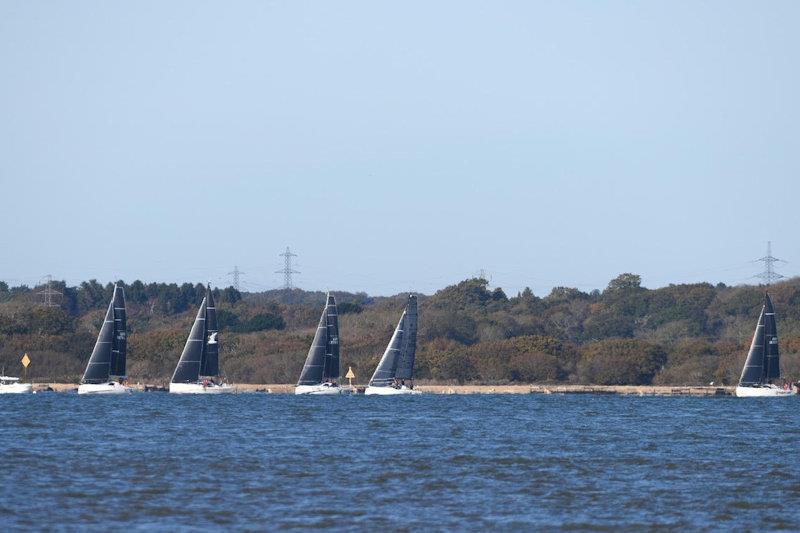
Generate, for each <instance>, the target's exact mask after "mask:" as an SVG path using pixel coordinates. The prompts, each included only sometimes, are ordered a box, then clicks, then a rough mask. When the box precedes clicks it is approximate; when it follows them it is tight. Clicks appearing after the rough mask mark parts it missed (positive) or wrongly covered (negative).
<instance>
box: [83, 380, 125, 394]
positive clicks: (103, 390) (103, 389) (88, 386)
mask: <svg viewBox="0 0 800 533" xmlns="http://www.w3.org/2000/svg"><path fill="white" fill-rule="evenodd" d="M132 390H133V389H131V388H130V387H126V386H125V385H123V384H121V383H118V382H116V381H112V382H110V383H82V384H81V385H78V394H127V393H129V392H131V391H132Z"/></svg>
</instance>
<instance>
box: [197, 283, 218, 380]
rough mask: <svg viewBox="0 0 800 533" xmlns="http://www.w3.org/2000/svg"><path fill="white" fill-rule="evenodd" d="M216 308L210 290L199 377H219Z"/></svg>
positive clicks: (208, 292)
mask: <svg viewBox="0 0 800 533" xmlns="http://www.w3.org/2000/svg"><path fill="white" fill-rule="evenodd" d="M218 335H219V329H218V327H217V308H216V306H215V305H214V296H213V295H212V294H211V289H210V288H209V289H208V290H207V291H206V335H205V343H204V344H203V358H202V361H201V364H200V375H201V376H219V343H218V342H217V337H218Z"/></svg>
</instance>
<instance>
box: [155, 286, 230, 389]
mask: <svg viewBox="0 0 800 533" xmlns="http://www.w3.org/2000/svg"><path fill="white" fill-rule="evenodd" d="M218 338H219V329H218V328H217V308H216V307H215V306H214V296H213V295H212V294H211V287H210V286H209V287H208V288H207V289H206V295H205V296H204V297H203V301H202V302H201V303H200V309H198V310H197V317H195V319H194V324H193V325H192V329H191V331H190V332H189V338H188V339H186V346H184V347H183V353H181V358H180V360H179V361H178V366H177V367H175V373H173V374H172V379H171V380H170V383H169V391H170V392H171V393H174V394H225V393H229V392H233V387H231V386H230V385H228V384H226V383H223V382H222V380H221V379H220V376H219V339H218Z"/></svg>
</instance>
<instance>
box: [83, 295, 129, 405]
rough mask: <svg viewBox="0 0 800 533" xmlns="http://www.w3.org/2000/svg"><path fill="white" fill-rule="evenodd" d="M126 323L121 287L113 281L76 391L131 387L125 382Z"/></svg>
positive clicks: (119, 391)
mask: <svg viewBox="0 0 800 533" xmlns="http://www.w3.org/2000/svg"><path fill="white" fill-rule="evenodd" d="M126 324H127V318H126V314H125V291H124V289H123V288H122V287H119V286H117V285H116V284H115V285H114V294H113V296H112V297H111V302H110V303H109V304H108V310H107V311H106V316H105V318H104V319H103V325H102V326H101V327H100V333H99V334H98V336H97V342H96V343H95V345H94V350H92V356H91V357H90V358H89V364H88V365H86V371H85V372H84V373H83V378H82V379H81V383H80V385H79V386H78V394H124V393H126V392H130V391H131V388H130V387H127V386H126V385H125V381H126V379H125V360H126V357H127V354H128V334H127V331H126Z"/></svg>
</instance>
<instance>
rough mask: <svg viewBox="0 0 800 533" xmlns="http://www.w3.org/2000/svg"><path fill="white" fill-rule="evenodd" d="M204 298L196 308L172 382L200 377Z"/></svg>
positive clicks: (184, 381)
mask: <svg viewBox="0 0 800 533" xmlns="http://www.w3.org/2000/svg"><path fill="white" fill-rule="evenodd" d="M206 338H207V337H206V299H205V298H203V302H202V303H201V304H200V309H198V310H197V317H195V319H194V324H192V330H191V331H190V332H189V338H188V339H186V345H185V346H184V347H183V352H182V353H181V358H180V360H179V361H178V366H177V367H176V368H175V373H174V374H173V375H172V383H195V382H197V379H198V378H199V377H200V364H201V362H202V360H203V349H204V346H205V342H206Z"/></svg>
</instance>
